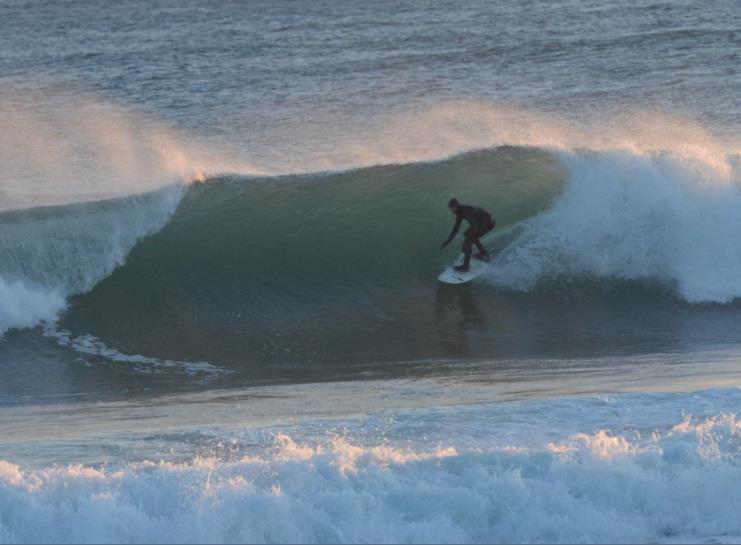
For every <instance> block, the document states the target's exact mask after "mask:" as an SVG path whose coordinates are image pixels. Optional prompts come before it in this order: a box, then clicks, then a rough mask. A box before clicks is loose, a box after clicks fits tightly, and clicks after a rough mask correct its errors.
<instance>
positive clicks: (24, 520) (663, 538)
mask: <svg viewBox="0 0 741 545" xmlns="http://www.w3.org/2000/svg"><path fill="white" fill-rule="evenodd" d="M225 450H228V449H225ZM740 507H741V421H740V420H739V419H738V418H737V416H736V415H734V414H717V415H715V416H712V417H708V418H703V419H692V418H690V417H687V418H685V419H684V420H683V421H681V422H679V423H677V424H676V425H674V426H673V427H671V428H669V429H667V430H665V431H656V430H648V431H634V432H628V431H626V432H622V433H612V432H610V431H607V430H602V431H598V432H596V433H589V434H575V435H571V436H568V437H565V438H563V439H562V440H559V441H554V442H549V443H547V444H543V445H541V446H540V447H532V446H521V445H518V444H516V443H515V444H510V445H502V446H500V447H496V448H486V449H484V448H480V449H479V448H471V447H456V446H455V445H440V446H438V447H434V448H414V447H409V446H399V445H394V444H392V443H389V442H382V443H381V444H374V445H361V444H357V443H356V442H353V441H350V440H346V439H344V438H341V437H330V438H329V439H327V440H323V441H317V442H314V443H307V444H301V443H299V442H297V441H294V440H293V439H292V438H291V437H289V436H286V435H277V436H275V442H274V445H273V446H272V447H269V448H266V449H261V450H260V451H258V452H257V453H256V454H251V455H248V456H241V457H240V456H236V457H235V456H234V455H231V456H223V455H221V456H214V457H200V458H195V459H193V460H191V461H188V462H182V463H176V462H170V461H160V462H144V463H136V464H128V465H122V466H118V467H99V468H92V467H85V466H76V465H75V466H55V467H49V468H44V469H27V468H23V467H21V466H18V465H15V464H11V463H7V462H0V541H3V542H232V543H234V542H273V543H275V542H294V543H304V542H307V543H326V542H362V543H389V542H443V543H445V542H613V543H614V542H648V541H659V542H678V541H695V542H697V541H702V540H709V539H712V540H714V541H716V542H717V541H721V542H722V541H736V540H738V539H739V538H741V518H739V516H738V513H739V508H740Z"/></svg>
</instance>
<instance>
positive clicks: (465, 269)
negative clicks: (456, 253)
mask: <svg viewBox="0 0 741 545" xmlns="http://www.w3.org/2000/svg"><path fill="white" fill-rule="evenodd" d="M453 269H454V270H456V271H458V272H468V265H456V266H455V267H453Z"/></svg>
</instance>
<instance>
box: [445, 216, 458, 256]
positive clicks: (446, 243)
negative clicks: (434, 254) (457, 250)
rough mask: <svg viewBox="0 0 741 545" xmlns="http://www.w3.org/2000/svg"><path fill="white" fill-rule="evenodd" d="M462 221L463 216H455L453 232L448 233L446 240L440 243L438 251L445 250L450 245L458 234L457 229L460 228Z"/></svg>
mask: <svg viewBox="0 0 741 545" xmlns="http://www.w3.org/2000/svg"><path fill="white" fill-rule="evenodd" d="M462 221H463V216H456V218H455V225H453V230H452V231H451V232H450V236H449V237H448V238H447V240H446V241H445V242H443V243H442V245H441V246H440V249H441V250H442V249H443V248H445V247H446V246H447V245H448V244H450V241H451V240H453V239H454V238H455V235H457V234H458V229H460V228H461V222H462Z"/></svg>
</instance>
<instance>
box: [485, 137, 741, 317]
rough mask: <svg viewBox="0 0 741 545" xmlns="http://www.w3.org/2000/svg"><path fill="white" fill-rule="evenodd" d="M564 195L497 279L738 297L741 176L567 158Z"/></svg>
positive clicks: (672, 163) (726, 168)
mask: <svg viewBox="0 0 741 545" xmlns="http://www.w3.org/2000/svg"><path fill="white" fill-rule="evenodd" d="M560 156H561V157H562V161H563V164H564V166H565V168H566V170H567V172H568V182H567V186H566V188H565V190H564V192H563V194H562V195H560V196H559V197H558V199H557V200H556V201H555V202H554V204H553V206H551V207H550V208H549V209H548V210H546V211H544V212H543V213H541V214H539V215H537V216H535V217H533V218H531V219H529V220H527V221H526V222H524V223H523V225H522V226H521V227H522V233H521V235H520V236H519V237H518V238H517V240H516V241H515V242H514V243H513V244H511V245H510V246H509V247H508V248H507V249H506V250H505V251H504V252H502V254H501V255H500V256H499V258H498V259H497V260H496V261H495V263H494V264H493V266H492V269H491V275H490V278H491V279H492V280H493V281H495V282H497V283H499V284H501V285H506V286H510V287H514V288H519V289H531V288H532V287H533V286H534V285H535V284H536V283H537V282H538V281H539V280H541V279H543V278H546V277H554V276H556V277H559V276H560V277H567V278H575V277H576V278H578V277H583V276H589V277H597V278H606V279H622V280H656V281H660V282H663V283H665V284H668V285H670V286H673V287H675V288H676V290H677V292H678V294H679V295H680V296H681V297H682V298H684V299H685V300H687V301H689V302H719V303H725V302H728V301H730V300H732V299H735V298H737V297H741V281H739V278H741V248H739V246H738V243H737V242H738V240H737V239H738V233H739V232H741V174H740V173H739V172H738V170H737V168H736V167H735V166H734V164H733V162H732V161H730V160H726V161H720V160H719V158H718V157H717V156H712V157H711V158H707V157H703V156H700V155H698V154H696V153H694V152H688V153H680V152H662V153H658V152H637V151H635V150H628V149H621V150H613V151H602V152H561V153H560Z"/></svg>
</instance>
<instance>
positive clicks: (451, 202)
mask: <svg viewBox="0 0 741 545" xmlns="http://www.w3.org/2000/svg"><path fill="white" fill-rule="evenodd" d="M460 204H461V203H459V202H458V199H450V200H449V201H448V208H453V207H454V206H460Z"/></svg>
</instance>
